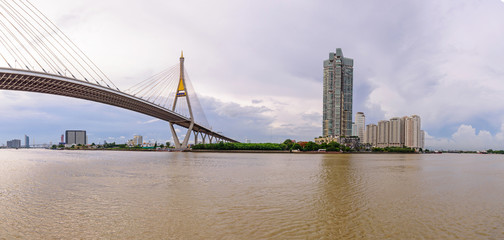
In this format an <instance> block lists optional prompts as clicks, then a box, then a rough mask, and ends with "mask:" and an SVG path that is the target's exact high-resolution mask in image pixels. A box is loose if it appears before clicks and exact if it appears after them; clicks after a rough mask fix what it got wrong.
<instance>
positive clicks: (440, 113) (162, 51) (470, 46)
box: [0, 0, 504, 150]
mask: <svg viewBox="0 0 504 240" xmlns="http://www.w3.org/2000/svg"><path fill="white" fill-rule="evenodd" d="M32 3H33V4H34V5H36V6H37V7H38V8H39V9H40V10H41V11H42V12H44V13H45V14H46V16H47V17H49V18H50V19H51V20H53V22H54V23H55V24H56V25H58V26H59V27H60V28H61V30H62V31H63V32H65V33H66V34H67V35H68V36H69V37H70V38H71V39H72V40H73V41H74V42H75V43H76V44H77V45H78V46H79V47H80V48H81V49H82V50H83V51H84V52H86V54H87V55H88V56H89V57H90V58H91V59H93V61H94V62H95V63H96V64H97V65H98V66H99V67H100V68H101V69H102V70H103V71H104V72H105V73H106V74H107V75H108V76H109V77H110V78H111V80H112V81H113V82H114V83H115V84H116V85H117V86H118V87H119V88H120V89H126V88H128V87H130V86H132V85H134V84H135V83H138V82H140V81H142V80H144V79H146V78H148V77H150V76H152V75H154V74H155V73H157V72H160V71H162V70H163V69H166V68H167V67H170V66H172V65H174V64H177V62H178V58H179V56H180V51H181V50H184V56H185V59H186V60H185V63H186V70H187V71H188V72H189V74H190V76H191V81H192V84H193V85H194V88H195V89H196V91H197V92H198V96H199V98H200V101H201V104H202V105H203V108H204V110H205V113H206V116H207V118H208V122H209V123H210V125H212V127H213V129H214V130H216V131H221V132H223V133H224V134H225V135H227V136H229V137H231V138H234V139H237V140H239V141H245V139H251V140H252V141H253V142H280V141H283V140H284V139H286V138H291V139H295V140H313V138H314V137H317V136H319V135H321V132H322V129H321V128H322V71H323V67H322V63H323V61H324V60H325V59H327V58H328V55H329V52H334V51H335V49H336V48H342V49H343V54H344V55H345V57H349V58H353V59H354V105H353V111H354V114H355V112H358V111H362V112H364V113H365V115H366V124H369V123H376V122H378V121H379V120H382V119H389V118H391V117H395V116H405V115H412V114H416V115H419V116H420V117H421V118H422V129H424V130H425V131H426V135H427V136H426V146H427V147H428V148H431V149H475V150H478V149H488V148H493V149H504V67H503V63H504V44H502V43H504V3H503V2H502V1H501V0H445V1H438V0H421V1H404V0H383V1H371V0H353V1H344V0H334V1H317V0H310V1H192V0H189V1H166V0H158V1H154V0H150V1H147V0H142V1H139V0H138V1H125V0H122V1H119V0H110V1H94V0H86V1H84V0H73V1H62V0H32ZM0 112H1V113H2V118H0V144H5V142H6V141H7V140H10V139H13V138H18V139H22V137H23V135H24V134H27V135H29V136H31V138H32V142H33V141H35V143H42V142H46V143H49V142H53V143H55V142H58V141H59V136H60V135H61V134H62V133H63V132H64V130H66V129H84V130H87V132H88V135H89V142H96V143H98V142H103V140H107V141H116V142H124V141H125V140H127V139H130V138H132V137H133V135H134V134H140V135H143V136H144V139H147V140H152V141H170V140H171V134H170V131H169V128H168V124H167V123H166V122H162V121H156V120H154V119H153V118H151V117H148V116H145V115H142V114H138V113H134V112H130V111H127V110H122V109H118V108H115V107H111V106H107V105H103V104H98V103H92V102H88V101H85V100H79V99H71V98H65V97H57V96H49V95H43V94H36V93H20V92H9V91H4V90H1V91H0Z"/></svg>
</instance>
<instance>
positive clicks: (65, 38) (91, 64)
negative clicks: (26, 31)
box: [21, 0, 119, 90]
mask: <svg viewBox="0 0 504 240" xmlns="http://www.w3.org/2000/svg"><path fill="white" fill-rule="evenodd" d="M26 2H27V3H28V4H29V5H30V6H31V7H32V8H33V9H35V10H36V11H37V12H38V13H39V14H40V15H41V16H43V17H44V18H42V17H40V15H38V14H37V12H35V11H34V10H33V9H32V8H30V7H28V6H27V5H26V4H25V3H24V2H23V1H21V3H22V4H23V5H25V6H26V7H28V8H29V9H30V10H31V11H32V12H34V13H35V15H36V16H37V17H38V18H39V19H41V20H42V22H43V23H44V24H46V25H47V26H48V27H49V28H50V29H51V30H52V31H53V32H54V33H56V35H57V36H58V37H60V39H62V40H63V42H65V43H66V44H67V45H68V46H69V47H70V49H72V50H73V51H74V52H75V53H76V55H77V56H78V57H79V58H80V59H81V60H83V61H84V62H85V64H86V65H87V66H88V67H89V68H90V69H91V70H92V71H93V72H94V73H95V74H96V75H97V76H98V77H99V78H100V80H101V81H102V82H104V83H105V84H106V85H107V86H109V85H108V84H107V83H106V81H105V80H104V79H103V78H102V76H103V77H105V79H106V80H108V82H109V83H111V85H112V86H114V87H115V88H116V89H117V90H119V88H118V87H117V86H116V85H115V84H114V82H112V81H111V80H110V79H109V78H108V76H107V75H106V74H105V73H103V71H102V70H101V69H100V68H99V67H98V66H96V64H95V63H94V62H93V61H92V60H91V59H90V58H89V57H88V56H87V55H86V54H85V53H84V52H83V51H82V50H81V49H80V48H79V47H78V46H77V45H76V44H75V43H74V42H73V41H72V40H70V38H69V37H68V36H67V35H66V34H65V33H64V32H63V31H61V30H60V28H59V27H58V26H56V25H55V24H54V23H53V22H52V21H51V20H50V19H49V18H48V17H47V16H45V15H44V14H43V13H42V12H41V11H40V10H39V9H38V8H37V7H35V6H34V5H33V4H32V3H31V2H29V1H28V0H26ZM44 19H45V20H44ZM48 22H49V23H50V24H48ZM51 25H52V26H53V27H54V29H56V30H57V31H56V30H54V29H53V28H52V27H51ZM58 32H59V33H60V34H61V35H63V37H62V36H61V35H60V34H58ZM65 49H66V48H65ZM75 49H77V51H76V50H75ZM79 53H80V54H79ZM74 59H75V58H74ZM86 59H87V61H86ZM75 60H76V59H75ZM81 67H83V66H82V65H81ZM97 71H98V72H100V73H101V75H100V74H99V73H98V72H97ZM88 74H90V73H89V72H88ZM90 75H91V74H90ZM109 87H110V86H109Z"/></svg>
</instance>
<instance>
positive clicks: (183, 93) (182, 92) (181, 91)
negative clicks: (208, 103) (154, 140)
mask: <svg viewBox="0 0 504 240" xmlns="http://www.w3.org/2000/svg"><path fill="white" fill-rule="evenodd" d="M181 97H184V98H186V102H187V108H188V109H189V117H190V120H191V124H190V125H189V128H187V133H186V135H185V137H184V140H183V141H182V143H180V140H179V138H178V136H177V132H175V128H174V127H173V123H171V122H170V129H171V132H172V136H173V141H174V142H175V148H177V149H187V144H188V143H189V138H190V137H191V131H192V130H193V127H194V115H193V112H192V108H191V101H190V100H189V92H188V91H187V86H186V83H185V77H184V52H183V51H182V53H181V55H180V80H179V83H178V87H177V91H175V99H174V100H173V107H172V111H175V107H176V106H177V99H178V98H181Z"/></svg>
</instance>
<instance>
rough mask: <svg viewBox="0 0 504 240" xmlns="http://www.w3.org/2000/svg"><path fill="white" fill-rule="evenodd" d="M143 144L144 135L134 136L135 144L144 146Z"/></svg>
mask: <svg viewBox="0 0 504 240" xmlns="http://www.w3.org/2000/svg"><path fill="white" fill-rule="evenodd" d="M142 145H143V137H142V136H140V135H135V136H133V146H142Z"/></svg>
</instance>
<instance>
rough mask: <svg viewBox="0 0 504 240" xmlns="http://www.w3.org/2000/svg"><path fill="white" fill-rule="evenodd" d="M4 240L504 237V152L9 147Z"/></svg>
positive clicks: (1, 162) (2, 189)
mask: <svg viewBox="0 0 504 240" xmlns="http://www.w3.org/2000/svg"><path fill="white" fill-rule="evenodd" d="M0 239H504V155H477V154H436V155H434V154H431V155H427V154H424V155H422V154H407V155H403V154H240V153H168V152H112V151H53V150H5V149H4V150H0Z"/></svg>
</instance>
